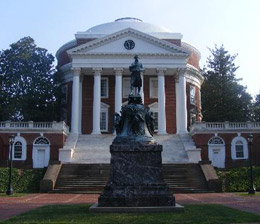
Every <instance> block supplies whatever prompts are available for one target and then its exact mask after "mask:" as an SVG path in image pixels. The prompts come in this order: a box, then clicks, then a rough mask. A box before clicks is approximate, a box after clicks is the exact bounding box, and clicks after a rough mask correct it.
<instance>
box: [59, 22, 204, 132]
mask: <svg viewBox="0 0 260 224" xmlns="http://www.w3.org/2000/svg"><path fill="white" fill-rule="evenodd" d="M134 55H138V56H139V58H140V62H141V63H142V64H143V67H144V68H145V72H144V73H143V75H142V79H143V87H142V90H141V93H142V98H143V102H144V105H146V106H148V107H150V109H151V110H152V111H153V112H154V115H155V128H156V132H157V133H158V134H176V133H177V134H181V133H187V130H188V127H189V125H190V124H191V123H192V122H195V121H199V120H200V116H201V103H200V86H201V84H202V82H203V77H202V75H201V74H200V70H199V60H200V53H199V51H198V50H197V49H196V48H195V47H193V46H191V45H189V44H187V43H185V42H183V41H182V35H181V34H180V33H173V32H171V31H170V30H169V29H166V28H164V27H160V26H156V25H153V24H149V23H145V22H143V21H142V20H140V19H136V18H130V17H127V18H121V19H117V20H115V21H114V22H110V23H104V24H101V25H97V26H94V27H92V28H90V29H88V30H87V31H84V32H77V33H76V34H75V39H74V40H72V41H70V42H68V43H66V44H64V45H63V46H62V47H60V49H59V50H58V51H57V54H56V57H57V59H58V66H57V67H58V69H59V70H60V71H61V72H62V74H63V81H64V83H63V87H62V88H63V92H64V94H65V95H66V98H65V100H63V109H62V110H63V119H64V120H65V121H66V123H67V124H68V125H69V126H70V129H71V133H75V134H109V133H113V131H114V130H113V120H114V114H115V113H116V112H117V113H120V109H121V106H122V104H124V103H126V102H127V98H128V94H129V91H130V72H129V65H130V64H131V63H132V62H133V60H134V59H133V57H134Z"/></svg>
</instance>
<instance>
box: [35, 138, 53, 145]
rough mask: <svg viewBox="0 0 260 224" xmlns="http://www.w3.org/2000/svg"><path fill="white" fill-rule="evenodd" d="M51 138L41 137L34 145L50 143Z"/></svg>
mask: <svg viewBox="0 0 260 224" xmlns="http://www.w3.org/2000/svg"><path fill="white" fill-rule="evenodd" d="M49 144H50V143H49V140H48V139H47V138H45V137H39V138H37V139H36V140H35V141H34V145H49Z"/></svg>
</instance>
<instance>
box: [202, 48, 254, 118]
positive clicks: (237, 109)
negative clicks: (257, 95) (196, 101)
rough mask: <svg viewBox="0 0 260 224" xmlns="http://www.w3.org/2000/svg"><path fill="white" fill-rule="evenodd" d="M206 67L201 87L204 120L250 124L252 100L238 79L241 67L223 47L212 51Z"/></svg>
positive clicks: (234, 56)
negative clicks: (247, 122) (237, 71)
mask: <svg viewBox="0 0 260 224" xmlns="http://www.w3.org/2000/svg"><path fill="white" fill-rule="evenodd" d="M209 50H210V52H211V55H210V56H209V57H208V60H207V66H206V68H204V70H203V76H204V78H205V81H204V83H203V85H202V87H201V99H202V113H203V120H204V121H212V122H214V121H215V122H216V121H217V122H223V121H248V120H250V119H251V100H252V97H251V96H250V94H248V93H247V92H246V87H244V86H242V85H240V84H239V81H240V79H237V78H236V77H235V72H236V70H237V69H238V67H237V66H236V65H235V63H234V60H235V58H236V56H237V55H233V56H231V55H230V54H229V53H228V51H226V50H225V49H224V47H223V45H222V46H221V47H220V48H218V47H217V46H215V49H209Z"/></svg>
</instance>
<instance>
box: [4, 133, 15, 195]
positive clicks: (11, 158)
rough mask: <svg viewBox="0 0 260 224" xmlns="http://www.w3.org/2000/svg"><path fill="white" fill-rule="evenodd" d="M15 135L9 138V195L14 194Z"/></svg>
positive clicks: (7, 192)
mask: <svg viewBox="0 0 260 224" xmlns="http://www.w3.org/2000/svg"><path fill="white" fill-rule="evenodd" d="M14 138H15V136H14V135H10V136H9V146H10V154H9V155H10V156H9V185H8V189H7V191H6V194H7V195H12V194H13V188H12V167H13V145H14Z"/></svg>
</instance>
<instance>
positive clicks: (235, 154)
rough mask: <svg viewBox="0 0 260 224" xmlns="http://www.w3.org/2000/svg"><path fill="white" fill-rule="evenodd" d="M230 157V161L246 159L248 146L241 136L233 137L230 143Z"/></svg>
mask: <svg viewBox="0 0 260 224" xmlns="http://www.w3.org/2000/svg"><path fill="white" fill-rule="evenodd" d="M231 157H232V159H247V158H248V145H247V141H246V139H245V138H244V137H242V136H237V137H235V138H234V139H233V140H232V142H231Z"/></svg>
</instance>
